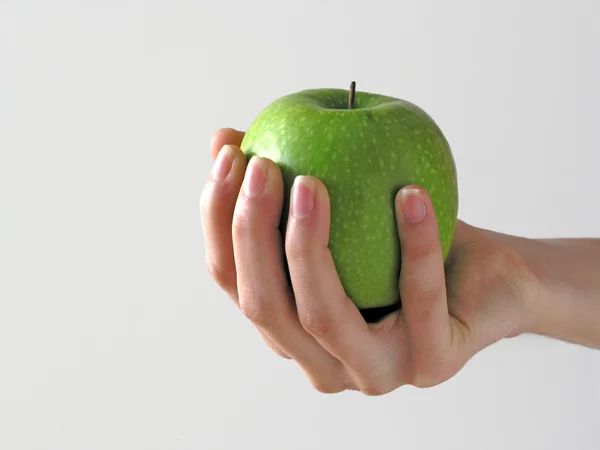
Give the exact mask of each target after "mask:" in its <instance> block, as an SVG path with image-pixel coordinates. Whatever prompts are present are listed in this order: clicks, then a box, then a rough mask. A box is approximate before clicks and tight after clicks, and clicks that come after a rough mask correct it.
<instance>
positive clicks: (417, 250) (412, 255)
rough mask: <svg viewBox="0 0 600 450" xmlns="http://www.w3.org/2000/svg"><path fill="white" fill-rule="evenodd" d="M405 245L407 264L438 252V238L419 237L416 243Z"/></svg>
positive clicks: (425, 258)
mask: <svg viewBox="0 0 600 450" xmlns="http://www.w3.org/2000/svg"><path fill="white" fill-rule="evenodd" d="M405 247H406V251H405V255H406V260H407V262H408V263H409V264H410V263H415V262H418V261H420V260H427V259H429V258H431V257H433V256H435V255H436V254H437V253H438V252H440V243H439V240H437V239H435V238H426V239H420V240H418V241H417V242H416V243H414V244H412V245H406V246H405Z"/></svg>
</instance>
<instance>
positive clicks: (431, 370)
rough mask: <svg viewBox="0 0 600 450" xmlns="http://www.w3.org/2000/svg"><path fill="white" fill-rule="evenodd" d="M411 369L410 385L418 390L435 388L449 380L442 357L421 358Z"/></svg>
mask: <svg viewBox="0 0 600 450" xmlns="http://www.w3.org/2000/svg"><path fill="white" fill-rule="evenodd" d="M413 367H414V369H413V371H412V375H411V379H410V384H412V385H413V386H415V387H417V388H420V389H424V388H429V387H433V386H437V385H438V384H441V383H443V382H444V381H445V380H447V379H448V378H449V376H448V375H447V370H446V367H447V364H446V361H445V359H444V357H442V356H438V357H430V356H429V357H421V358H419V359H417V360H416V361H415V363H414V364H413Z"/></svg>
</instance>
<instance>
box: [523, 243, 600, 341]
mask: <svg viewBox="0 0 600 450" xmlns="http://www.w3.org/2000/svg"><path fill="white" fill-rule="evenodd" d="M511 246H512V247H513V248H514V249H515V250H516V251H517V252H518V253H519V254H520V255H521V256H522V257H523V258H524V259H525V261H526V262H527V264H528V265H529V267H530V268H531V270H532V272H533V274H534V275H535V280H536V288H535V289H534V290H533V291H534V292H536V294H535V298H534V299H532V300H533V301H532V303H531V304H532V318H531V323H530V324H529V326H528V328H527V329H526V331H527V332H532V333H536V334H541V335H546V336H550V337H554V338H557V339H561V340H564V341H569V342H573V343H577V344H582V345H586V346H590V347H596V348H600V239H524V238H512V239H511Z"/></svg>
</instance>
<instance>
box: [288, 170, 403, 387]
mask: <svg viewBox="0 0 600 450" xmlns="http://www.w3.org/2000/svg"><path fill="white" fill-rule="evenodd" d="M291 196H292V198H291V207H290V217H289V220H288V224H287V233H286V243H285V248H286V255H287V260H288V265H289V270H290V277H291V281H292V286H293V288H294V294H295V296H296V305H297V308H298V315H299V318H300V322H301V323H302V325H303V326H304V328H305V329H306V330H307V331H308V332H309V333H310V334H311V335H312V336H313V337H314V338H315V339H316V340H317V341H318V342H319V343H320V344H321V345H322V346H323V347H324V348H325V349H327V350H328V351H329V352H330V353H331V354H332V355H334V356H335V357H336V358H338V359H339V360H340V361H342V362H343V363H344V364H345V365H346V366H347V367H348V369H349V370H350V371H351V372H352V374H353V375H354V377H355V379H356V382H357V383H358V385H359V387H360V388H361V390H363V392H373V391H374V390H375V389H377V390H385V389H387V388H388V387H389V386H388V385H389V383H390V382H395V381H396V380H395V377H394V376H391V372H393V371H394V369H393V367H392V366H393V364H390V363H391V362H392V361H394V360H395V359H396V358H392V357H390V355H389V353H387V352H385V350H384V347H383V346H381V345H379V343H378V341H377V339H376V338H375V336H374V335H373V334H371V332H370V328H369V326H368V325H367V323H366V322H365V321H364V319H363V317H362V315H361V314H360V312H359V310H358V309H357V308H356V306H355V305H354V303H353V302H352V300H351V299H350V298H348V296H347V295H346V293H345V291H344V288H343V286H342V284H341V282H340V279H339V277H338V274H337V271H336V268H335V265H334V261H333V258H332V255H331V253H330V251H329V248H328V241H329V224H330V211H329V196H328V193H327V190H326V188H325V186H324V185H323V183H321V182H320V181H319V180H317V179H315V178H312V177H298V178H296V180H295V182H294V186H293V188H292V194H291ZM394 387H395V386H394ZM390 388H391V387H390Z"/></svg>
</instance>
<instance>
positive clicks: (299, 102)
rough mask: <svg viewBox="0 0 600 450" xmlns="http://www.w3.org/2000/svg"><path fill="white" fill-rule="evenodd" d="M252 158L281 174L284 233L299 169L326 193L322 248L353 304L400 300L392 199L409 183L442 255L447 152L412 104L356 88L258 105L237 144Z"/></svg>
mask: <svg viewBox="0 0 600 450" xmlns="http://www.w3.org/2000/svg"><path fill="white" fill-rule="evenodd" d="M241 149H242V151H243V152H244V154H245V155H246V156H247V157H248V158H251V157H252V156H254V155H258V156H262V157H266V158H269V159H271V160H272V161H274V162H275V163H276V164H277V165H278V166H279V167H280V168H281V171H282V175H283V180H284V188H285V192H284V207H283V214H282V222H281V231H282V233H283V234H284V237H285V227H286V223H287V217H288V212H289V201H290V193H291V192H290V190H291V186H292V184H293V182H294V179H295V177H296V176H298V175H312V176H314V177H316V178H318V179H320V180H321V181H322V182H323V183H324V184H325V186H326V187H327V190H328V192H329V196H330V203H331V225H330V226H331V228H330V240H329V249H330V251H331V254H332V257H333V260H334V262H335V266H336V269H337V271H338V274H339V276H340V280H341V282H342V285H343V286H344V289H345V290H346V293H347V294H348V296H349V297H350V298H351V299H352V300H353V302H354V303H355V304H356V306H357V307H358V308H359V309H360V310H367V309H371V308H386V307H388V308H389V307H393V306H394V305H399V304H400V294H399V291H398V278H399V274H400V270H401V248H400V241H399V237H398V231H397V226H396V216H395V210H394V198H395V196H396V193H397V192H398V191H399V190H400V189H401V188H402V187H403V186H406V185H408V184H416V185H419V186H422V187H423V188H425V189H426V190H427V191H428V192H429V195H430V196H431V198H432V202H433V205H434V209H435V213H436V216H437V220H438V226H439V234H440V242H441V246H442V251H443V255H444V259H446V257H447V256H448V253H449V250H450V246H451V243H452V238H453V235H454V231H455V227H456V220H457V213H458V186H457V173H456V166H455V162H454V157H453V155H452V152H451V150H450V146H449V144H448V142H447V140H446V138H445V137H444V135H443V133H442V131H441V130H440V128H439V127H438V126H437V124H436V123H435V122H434V121H433V119H432V118H431V117H430V116H429V115H428V114H427V113H425V112H424V111H423V110H422V109H421V108H419V107H418V106H416V105H414V104H412V103H410V102H408V101H405V100H401V99H397V98H392V97H388V96H384V95H378V94H373V93H368V92H358V91H356V90H355V83H354V82H352V84H351V87H350V90H349V91H348V90H345V89H309V90H303V91H300V92H296V93H293V94H289V95H286V96H284V97H281V98H279V99H278V100H275V101H274V102H273V103H271V104H270V105H269V106H267V107H266V108H265V109H263V110H262V111H261V112H260V114H259V115H258V116H257V117H256V119H255V120H254V121H253V122H252V124H251V125H250V127H249V128H248V130H247V132H246V135H245V137H244V139H243V142H242V144H241Z"/></svg>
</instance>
